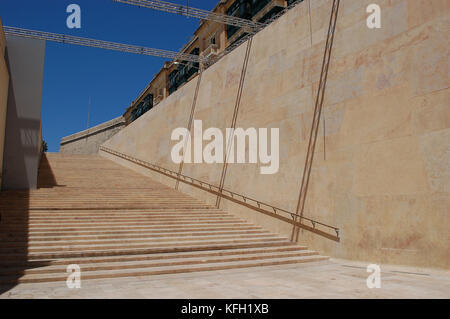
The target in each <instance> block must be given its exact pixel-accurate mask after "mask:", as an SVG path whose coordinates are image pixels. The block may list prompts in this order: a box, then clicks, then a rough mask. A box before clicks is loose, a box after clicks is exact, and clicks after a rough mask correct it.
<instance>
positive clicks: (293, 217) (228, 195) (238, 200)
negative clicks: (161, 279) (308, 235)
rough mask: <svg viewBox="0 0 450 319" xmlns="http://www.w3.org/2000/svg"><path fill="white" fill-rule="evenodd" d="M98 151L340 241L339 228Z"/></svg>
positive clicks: (171, 172) (154, 165) (141, 163)
mask: <svg viewBox="0 0 450 319" xmlns="http://www.w3.org/2000/svg"><path fill="white" fill-rule="evenodd" d="M100 150H102V151H104V152H106V153H110V154H112V155H115V156H118V157H121V158H123V159H126V160H128V161H130V162H134V163H136V164H138V165H141V166H143V167H146V168H149V169H151V170H153V171H156V172H158V173H161V174H163V175H165V176H168V177H171V178H173V179H176V180H178V181H180V182H183V183H185V184H188V185H191V186H194V187H196V188H199V189H202V190H204V191H207V192H209V193H212V194H215V195H218V196H220V197H223V198H225V199H228V200H230V201H232V202H234V203H237V204H240V205H243V206H245V207H248V208H250V209H253V210H256V211H258V212H261V213H263V214H266V215H269V216H272V217H275V218H277V219H280V220H283V221H285V222H287V223H290V224H292V225H295V226H297V227H300V228H302V229H306V230H308V231H311V232H313V233H316V234H319V235H322V236H324V237H326V238H328V239H331V240H334V241H340V237H339V228H337V227H334V226H330V225H327V224H325V223H322V222H319V221H316V220H313V219H311V218H308V217H304V216H300V215H298V214H296V213H292V212H290V211H287V210H285V209H282V208H278V207H275V206H273V205H270V204H267V203H264V202H262V201H260V200H257V199H254V198H251V197H249V196H245V195H242V194H238V193H236V192H233V191H230V190H227V189H222V191H220V188H219V187H218V186H215V185H213V184H210V183H207V182H204V181H201V180H199V179H196V178H193V177H190V176H186V175H183V174H179V173H177V172H174V171H171V170H169V169H167V168H164V167H161V166H158V165H156V164H152V163H149V162H147V161H143V160H141V159H138V158H135V157H133V156H130V155H127V154H124V153H120V152H118V151H115V150H112V149H110V148H108V147H105V146H100ZM205 185H206V186H205ZM267 208H268V209H267ZM280 213H283V214H287V215H289V216H290V217H291V218H288V217H284V216H281V215H280ZM297 220H298V221H297ZM303 221H307V222H308V223H311V225H312V226H309V225H306V224H304V223H303ZM318 225H320V226H322V227H325V228H327V229H328V230H332V231H334V232H335V233H336V235H334V234H330V233H328V232H324V231H323V230H320V229H317V226H318Z"/></svg>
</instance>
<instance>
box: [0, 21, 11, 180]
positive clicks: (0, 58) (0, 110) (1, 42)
mask: <svg viewBox="0 0 450 319" xmlns="http://www.w3.org/2000/svg"><path fill="white" fill-rule="evenodd" d="M5 47H6V40H5V35H4V34H3V28H2V22H1V20H0V168H1V167H3V148H4V146H5V127H6V105H7V102H8V87H9V73H8V68H7V67H6V61H5ZM1 173H2V172H0V185H1V183H2V174H1Z"/></svg>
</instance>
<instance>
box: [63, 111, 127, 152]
mask: <svg viewBox="0 0 450 319" xmlns="http://www.w3.org/2000/svg"><path fill="white" fill-rule="evenodd" d="M121 125H125V118H124V117H123V116H119V117H117V118H115V119H112V120H110V121H107V122H104V123H101V124H99V125H96V126H94V127H91V128H89V129H87V130H84V131H81V132H78V133H75V134H72V135H69V136H65V137H63V138H62V139H61V145H63V144H67V143H69V142H72V141H74V140H78V139H80V138H83V137H86V136H89V135H93V134H95V133H98V132H100V131H104V130H105V129H108V128H111V127H114V126H121Z"/></svg>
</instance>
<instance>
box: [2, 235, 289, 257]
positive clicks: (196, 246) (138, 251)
mask: <svg viewBox="0 0 450 319" xmlns="http://www.w3.org/2000/svg"><path fill="white" fill-rule="evenodd" d="M289 245H293V244H292V243H291V242H289V241H288V240H285V241H272V240H268V241H267V240H266V241H252V242H250V241H248V240H245V241H244V242H242V241H241V242H239V241H231V242H225V241H222V242H219V243H216V242H214V243H189V244H188V245H187V244H186V243H185V244H183V245H181V244H178V245H172V246H169V245H160V246H152V247H148V246H145V247H130V246H127V247H125V248H122V249H119V248H111V249H100V248H99V247H97V249H96V250H91V251H57V252H40V253H36V252H34V253H30V252H23V251H22V252H17V253H14V252H9V253H0V260H3V261H7V262H10V261H24V260H27V261H30V260H41V259H49V258H79V257H100V256H102V257H105V256H122V255H142V254H157V253H174V252H192V251H205V250H223V249H239V248H241V249H242V248H258V247H285V246H289Z"/></svg>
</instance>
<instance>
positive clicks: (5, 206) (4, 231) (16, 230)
mask: <svg viewBox="0 0 450 319" xmlns="http://www.w3.org/2000/svg"><path fill="white" fill-rule="evenodd" d="M39 176H40V177H39V181H38V185H42V186H40V187H43V188H49V187H53V186H56V185H57V183H56V180H55V176H54V175H53V172H52V169H51V167H50V166H49V164H48V160H47V156H46V155H45V154H43V156H42V159H41V162H40V167H39ZM29 210H30V191H29V190H9V191H3V192H1V193H0V216H1V220H0V295H1V294H3V293H6V292H8V291H9V290H11V289H12V288H14V287H15V286H16V285H18V284H19V283H20V278H21V277H22V276H23V275H24V274H25V273H26V272H27V271H29V270H31V269H35V268H39V267H44V266H48V265H49V264H50V260H49V261H34V260H33V259H32V258H30V257H29V254H28V252H29V233H30V227H32V226H30V219H29Z"/></svg>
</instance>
